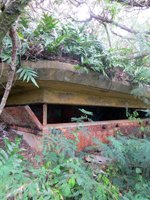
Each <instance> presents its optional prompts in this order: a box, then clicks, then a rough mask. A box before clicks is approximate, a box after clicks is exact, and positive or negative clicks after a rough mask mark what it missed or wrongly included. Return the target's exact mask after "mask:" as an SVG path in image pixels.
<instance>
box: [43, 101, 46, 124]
mask: <svg viewBox="0 0 150 200" xmlns="http://www.w3.org/2000/svg"><path fill="white" fill-rule="evenodd" d="M46 125H47V104H43V126H46Z"/></svg>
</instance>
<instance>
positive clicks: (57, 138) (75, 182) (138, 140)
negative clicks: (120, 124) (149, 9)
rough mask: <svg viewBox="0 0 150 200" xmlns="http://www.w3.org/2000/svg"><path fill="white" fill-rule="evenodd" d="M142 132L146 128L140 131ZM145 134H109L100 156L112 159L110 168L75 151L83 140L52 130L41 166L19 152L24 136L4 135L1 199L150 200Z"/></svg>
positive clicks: (149, 144) (149, 163) (149, 146)
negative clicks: (87, 162)
mask: <svg viewBox="0 0 150 200" xmlns="http://www.w3.org/2000/svg"><path fill="white" fill-rule="evenodd" d="M141 131H143V130H141ZM144 133H145V134H142V135H140V136H137V137H135V136H122V135H120V134H119V135H117V136H116V137H115V138H114V137H111V138H109V143H108V144H100V148H101V154H103V155H104V156H105V157H107V158H110V159H111V163H110V164H107V166H106V168H105V170H104V168H102V169H101V166H100V165H98V166H97V170H96V171H95V169H94V168H93V166H92V165H90V164H88V165H87V164H86V163H85V161H84V160H83V154H81V155H80V154H79V153H78V154H76V151H77V146H76V144H77V142H78V138H77V135H76V133H74V138H76V139H75V140H71V139H66V138H65V137H64V135H63V133H62V132H58V131H52V134H51V137H48V136H47V137H45V139H44V148H43V151H42V154H41V156H37V158H36V160H37V163H38V165H37V167H35V166H34V165H32V164H31V163H29V162H28V161H27V160H25V159H24V157H23V156H21V155H20V152H21V151H23V149H20V148H19V143H20V139H17V140H16V142H15V143H13V142H10V141H9V140H8V139H7V138H4V142H5V150H4V149H0V177H1V178H0V199H4V200H5V199H16V200H17V199H36V200H37V199H40V200H42V199H43V200H45V199H54V200H61V199H66V200H69V199H75V200H79V199H95V200H96V199H97V200H99V199H102V200H112V199H113V200H148V199H149V198H150V189H149V188H150V181H149V178H150V170H149V169H150V159H149V153H150V139H149V130H145V132H144Z"/></svg>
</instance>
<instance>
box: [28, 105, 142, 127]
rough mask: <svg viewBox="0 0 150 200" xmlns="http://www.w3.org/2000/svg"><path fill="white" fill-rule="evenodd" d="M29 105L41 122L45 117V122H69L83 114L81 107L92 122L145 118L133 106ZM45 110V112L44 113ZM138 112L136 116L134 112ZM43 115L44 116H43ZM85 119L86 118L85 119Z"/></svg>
mask: <svg viewBox="0 0 150 200" xmlns="http://www.w3.org/2000/svg"><path fill="white" fill-rule="evenodd" d="M45 105H46V110H45V108H44V105H43V104H34V105H30V108H31V110H32V111H33V112H34V114H35V115H36V117H37V118H38V120H39V121H40V122H41V123H42V124H43V119H44V118H45V120H46V123H47V124H60V123H71V122H72V119H73V118H80V117H81V116H84V115H85V114H84V113H83V112H81V110H82V109H84V110H85V111H89V112H91V113H92V115H89V116H88V118H89V119H90V120H92V121H94V122H97V121H111V120H123V119H128V118H129V116H130V117H139V118H142V119H144V118H146V116H145V113H144V112H142V111H140V110H138V109H135V108H125V107H124V108H120V107H119V108H118V107H102V106H79V105H58V104H45ZM44 112H45V113H44ZM135 113H136V114H137V113H138V116H136V114H135ZM44 115H45V116H44ZM85 121H86V120H85Z"/></svg>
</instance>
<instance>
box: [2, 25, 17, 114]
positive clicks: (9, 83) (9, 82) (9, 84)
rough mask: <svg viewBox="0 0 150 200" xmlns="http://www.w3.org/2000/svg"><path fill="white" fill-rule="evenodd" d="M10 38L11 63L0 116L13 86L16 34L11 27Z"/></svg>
mask: <svg viewBox="0 0 150 200" xmlns="http://www.w3.org/2000/svg"><path fill="white" fill-rule="evenodd" d="M10 37H11V39H12V61H11V64H10V69H9V72H8V80H7V84H6V88H5V92H4V95H3V98H2V100H1V103H0V115H1V114H2V111H3V109H4V107H5V105H6V102H7V99H8V96H9V94H10V91H11V88H12V85H13V80H14V76H15V72H16V61H17V33H16V29H15V28H14V27H12V28H11V29H10Z"/></svg>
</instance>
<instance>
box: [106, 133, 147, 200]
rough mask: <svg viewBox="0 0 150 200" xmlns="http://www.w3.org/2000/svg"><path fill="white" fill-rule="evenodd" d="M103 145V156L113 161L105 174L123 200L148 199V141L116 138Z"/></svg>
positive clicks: (136, 138) (135, 138)
mask: <svg viewBox="0 0 150 200" xmlns="http://www.w3.org/2000/svg"><path fill="white" fill-rule="evenodd" d="M109 141H110V144H109V145H103V154H104V155H105V156H107V157H109V158H111V159H112V160H113V163H112V165H111V166H110V167H109V168H108V170H107V172H108V174H109V178H110V180H111V181H112V183H113V184H114V185H116V186H118V187H119V189H120V192H121V193H122V198H120V199H123V200H135V199H139V200H148V199H149V198H150V181H149V179H150V171H149V169H150V158H149V153H150V139H149V136H146V135H143V138H138V137H133V136H130V137H127V136H117V137H116V138H113V137H112V138H110V140H109Z"/></svg>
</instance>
